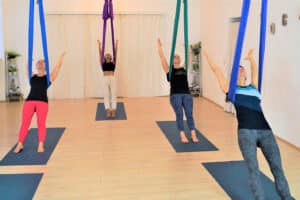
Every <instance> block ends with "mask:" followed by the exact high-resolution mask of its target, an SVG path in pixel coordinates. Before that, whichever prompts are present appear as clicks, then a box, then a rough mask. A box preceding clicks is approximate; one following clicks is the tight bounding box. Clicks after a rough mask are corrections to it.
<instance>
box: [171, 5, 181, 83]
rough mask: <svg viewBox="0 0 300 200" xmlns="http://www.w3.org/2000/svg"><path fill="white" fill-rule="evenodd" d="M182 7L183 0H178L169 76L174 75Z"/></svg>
mask: <svg viewBox="0 0 300 200" xmlns="http://www.w3.org/2000/svg"><path fill="white" fill-rule="evenodd" d="M180 9H181V0H177V6H176V15H175V21H174V30H173V40H172V49H171V54H170V62H169V77H170V78H171V76H172V69H173V59H174V54H175V49H176V43H177V33H178V25H179V17H180Z"/></svg>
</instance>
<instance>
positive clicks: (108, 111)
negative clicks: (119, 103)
mask: <svg viewBox="0 0 300 200" xmlns="http://www.w3.org/2000/svg"><path fill="white" fill-rule="evenodd" d="M105 116H106V118H110V117H111V112H110V110H109V109H107V110H106V114H105Z"/></svg>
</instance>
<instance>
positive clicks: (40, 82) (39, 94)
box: [26, 75, 48, 102]
mask: <svg viewBox="0 0 300 200" xmlns="http://www.w3.org/2000/svg"><path fill="white" fill-rule="evenodd" d="M30 84H31V88H30V93H29V95H28V97H27V99H26V101H43V102H48V96H47V89H48V83H47V76H46V75H45V76H41V77H39V76H37V75H34V76H32V77H31V79H30Z"/></svg>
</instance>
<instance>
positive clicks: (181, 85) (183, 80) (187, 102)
mask: <svg viewBox="0 0 300 200" xmlns="http://www.w3.org/2000/svg"><path fill="white" fill-rule="evenodd" d="M157 44H158V51H159V56H160V59H161V62H162V66H163V69H164V71H165V72H166V73H167V79H168V81H169V82H170V84H171V94H170V95H171V97H170V101H171V105H172V107H173V109H174V112H175V114H176V123H177V128H178V129H179V131H180V137H181V142H182V143H189V140H188V138H187V137H186V135H185V132H184V126H183V111H184V112H185V115H186V118H187V123H188V127H189V129H190V131H191V139H192V141H193V142H194V143H196V142H199V139H198V138H197V134H196V131H195V123H194V118H193V97H192V96H191V94H190V91H189V85H188V79H187V72H186V70H185V69H184V67H182V66H181V65H180V64H181V59H180V56H179V55H177V54H175V56H174V61H173V69H172V74H171V78H169V65H168V63H167V60H166V57H165V55H164V52H163V49H162V44H161V41H160V39H158V40H157Z"/></svg>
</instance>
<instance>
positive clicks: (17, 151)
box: [14, 142, 24, 153]
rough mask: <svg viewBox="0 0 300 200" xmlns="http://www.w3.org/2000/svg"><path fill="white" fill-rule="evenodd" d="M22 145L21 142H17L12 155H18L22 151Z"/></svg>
mask: <svg viewBox="0 0 300 200" xmlns="http://www.w3.org/2000/svg"><path fill="white" fill-rule="evenodd" d="M23 148H24V147H23V144H22V143H21V142H18V144H17V146H16V148H15V150H14V153H20V152H21V151H22V150H23Z"/></svg>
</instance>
